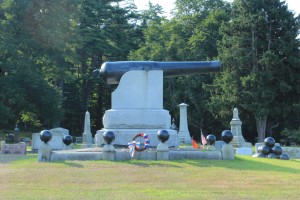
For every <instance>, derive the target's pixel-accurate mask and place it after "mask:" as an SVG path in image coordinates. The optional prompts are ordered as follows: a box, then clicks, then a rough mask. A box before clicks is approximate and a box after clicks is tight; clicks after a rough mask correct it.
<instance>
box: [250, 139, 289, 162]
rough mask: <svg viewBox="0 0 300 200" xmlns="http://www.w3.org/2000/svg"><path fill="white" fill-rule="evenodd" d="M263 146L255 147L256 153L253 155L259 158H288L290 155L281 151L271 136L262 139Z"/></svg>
mask: <svg viewBox="0 0 300 200" xmlns="http://www.w3.org/2000/svg"><path fill="white" fill-rule="evenodd" d="M264 144H265V145H263V146H259V147H258V148H257V152H258V153H257V154H254V155H253V157H260V158H275V159H281V160H289V159H290V157H289V156H288V155H287V154H285V153H282V148H281V147H280V146H276V145H275V140H274V138H272V137H267V138H266V139H265V141H264Z"/></svg>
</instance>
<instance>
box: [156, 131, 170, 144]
mask: <svg viewBox="0 0 300 200" xmlns="http://www.w3.org/2000/svg"><path fill="white" fill-rule="evenodd" d="M169 137H170V134H169V132H168V131H167V130H164V129H163V130H159V131H158V132H157V138H158V140H159V141H161V142H162V143H164V142H166V141H167V140H168V139H169Z"/></svg>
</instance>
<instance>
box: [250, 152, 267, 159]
mask: <svg viewBox="0 0 300 200" xmlns="http://www.w3.org/2000/svg"><path fill="white" fill-rule="evenodd" d="M252 157H254V158H265V157H266V155H265V154H263V153H257V154H254V155H253V156H252Z"/></svg>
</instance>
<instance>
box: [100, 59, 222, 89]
mask: <svg viewBox="0 0 300 200" xmlns="http://www.w3.org/2000/svg"><path fill="white" fill-rule="evenodd" d="M130 70H145V71H149V70H162V71H163V74H164V77H176V76H187V75H194V74H203V73H209V72H219V71H220V70H221V62H220V61H192V62H155V61H119V62H105V63H103V64H102V66H101V69H100V73H101V74H104V75H105V76H106V79H107V82H108V83H109V84H118V83H119V81H120V79H121V77H122V75H123V74H125V73H126V72H128V71H130Z"/></svg>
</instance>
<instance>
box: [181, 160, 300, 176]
mask: <svg viewBox="0 0 300 200" xmlns="http://www.w3.org/2000/svg"><path fill="white" fill-rule="evenodd" d="M271 161H272V160H271V159H268V160H265V158H252V157H250V158H244V157H236V159H235V160H182V161H179V162H184V163H186V164H189V165H193V166H196V167H222V168H229V169H234V170H253V171H273V172H285V173H291V174H300V165H299V169H295V168H291V167H287V166H281V165H280V163H279V162H276V164H278V165H276V164H271V163H270V162H271ZM274 161H279V160H274ZM281 162H297V165H298V163H300V161H298V160H289V161H286V160H284V161H283V160H281ZM286 164H289V163H286ZM294 164H295V163H294Z"/></svg>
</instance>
